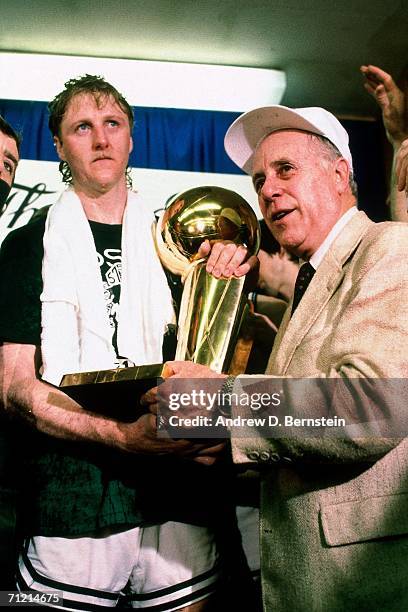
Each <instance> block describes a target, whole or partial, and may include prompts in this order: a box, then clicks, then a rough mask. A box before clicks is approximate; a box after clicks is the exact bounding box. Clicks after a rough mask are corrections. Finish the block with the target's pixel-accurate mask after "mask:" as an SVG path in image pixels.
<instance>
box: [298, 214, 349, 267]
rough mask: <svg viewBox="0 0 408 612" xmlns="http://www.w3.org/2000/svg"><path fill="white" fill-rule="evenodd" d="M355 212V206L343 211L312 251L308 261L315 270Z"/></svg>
mask: <svg viewBox="0 0 408 612" xmlns="http://www.w3.org/2000/svg"><path fill="white" fill-rule="evenodd" d="M357 212H358V209H357V206H353V207H352V208H349V210H348V211H347V212H345V213H344V215H343V216H342V217H340V219H339V220H338V221H337V223H335V225H333V227H332V228H331V230H330V232H329V233H328V235H327V236H326V238H325V239H324V241H323V242H322V244H321V245H320V246H319V248H318V249H317V251H316V252H315V253H313V255H312V257H311V258H310V260H309V263H310V264H311V265H312V266H313V268H314V269H315V270H317V268H318V267H319V266H320V264H321V263H322V260H323V257H324V256H325V255H326V253H327V251H328V250H329V248H330V247H331V245H332V244H333V242H334V240H335V239H336V238H337V236H338V235H339V234H340V232H341V230H342V229H343V227H344V226H345V225H346V224H347V223H348V222H349V221H350V219H351V218H352V217H354V215H355V214H356V213H357Z"/></svg>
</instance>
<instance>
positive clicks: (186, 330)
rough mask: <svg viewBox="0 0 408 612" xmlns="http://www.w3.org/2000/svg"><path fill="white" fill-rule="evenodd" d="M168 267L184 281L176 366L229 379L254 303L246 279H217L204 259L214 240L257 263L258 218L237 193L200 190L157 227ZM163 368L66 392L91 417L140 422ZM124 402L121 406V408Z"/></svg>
mask: <svg viewBox="0 0 408 612" xmlns="http://www.w3.org/2000/svg"><path fill="white" fill-rule="evenodd" d="M155 235H156V247H157V252H158V254H159V257H160V259H161V261H162V264H163V265H164V267H165V268H168V269H169V270H170V271H171V272H172V273H174V274H178V275H180V276H181V278H182V281H183V284H184V288H183V295H182V300H181V306H180V313H179V329H178V342H177V351H176V359H177V360H186V361H194V362H196V363H201V364H203V365H208V366H209V367H210V368H212V369H214V370H216V371H217V372H222V371H227V370H228V366H229V363H230V361H231V357H232V353H233V349H234V345H235V341H236V339H237V336H238V331H239V327H240V324H241V322H242V320H243V318H244V314H245V308H246V299H245V297H244V296H243V294H242V291H243V286H244V282H245V278H244V277H242V278H229V279H226V278H220V279H217V278H215V277H213V276H211V274H208V273H207V272H206V270H205V260H204V259H200V258H199V257H198V254H197V253H198V249H199V247H200V245H201V243H202V242H203V241H204V240H206V239H208V240H210V242H215V241H219V240H222V241H232V242H234V243H235V244H242V245H244V246H245V247H246V248H247V249H248V253H249V255H251V254H255V253H257V251H258V248H259V241H260V231H259V224H258V221H257V218H256V216H255V213H254V212H253V210H252V208H251V207H250V206H249V204H248V203H247V202H246V201H245V200H244V199H243V198H242V197H241V196H239V195H238V194H237V193H235V192H234V191H230V190H228V189H223V188H221V187H196V188H194V189H189V190H188V191H185V192H183V193H180V194H179V195H176V196H174V197H173V198H172V199H171V200H170V202H169V203H168V204H167V206H166V209H165V210H164V212H163V214H162V215H161V218H160V219H159V221H158V223H157V226H156V234H155ZM162 374H163V364H152V365H144V366H137V365H136V366H134V367H129V368H117V369H112V370H99V371H94V372H78V373H75V374H66V375H65V376H64V377H63V380H62V382H61V384H60V388H61V389H62V390H63V391H64V392H65V393H67V394H68V395H70V396H71V397H72V398H73V399H75V400H76V401H78V402H79V403H80V404H81V405H82V406H84V407H85V408H87V409H88V410H95V411H97V412H102V413H106V414H111V413H112V407H114V408H113V413H114V415H115V417H116V418H118V419H119V420H124V421H126V420H129V419H130V420H133V419H134V417H135V410H136V411H137V408H136V406H137V405H138V398H139V397H140V396H141V395H142V394H143V393H145V392H146V391H147V390H148V389H150V388H151V387H154V386H155V385H156V383H157V378H159V377H161V376H162ZM118 398H120V401H118Z"/></svg>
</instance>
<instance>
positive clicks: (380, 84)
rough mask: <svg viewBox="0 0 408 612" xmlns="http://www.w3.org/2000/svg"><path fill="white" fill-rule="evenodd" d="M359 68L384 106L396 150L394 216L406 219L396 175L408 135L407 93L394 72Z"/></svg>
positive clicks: (386, 125) (404, 200)
mask: <svg viewBox="0 0 408 612" xmlns="http://www.w3.org/2000/svg"><path fill="white" fill-rule="evenodd" d="M360 70H361V72H362V73H363V75H364V77H365V83H364V87H365V89H366V90H367V91H368V93H369V94H370V95H371V96H372V97H373V98H374V99H375V101H376V102H377V104H378V106H379V107H380V109H381V113H382V119H383V123H384V128H385V131H386V134H387V138H388V140H389V142H390V143H391V145H392V147H393V151H394V156H393V164H392V172H391V185H390V209H391V219H392V220H393V221H405V222H407V221H408V213H407V196H406V193H405V192H404V191H403V190H400V189H399V188H398V182H399V179H398V177H397V176H396V170H397V163H398V162H397V154H398V150H399V149H400V147H401V144H402V143H403V141H404V140H405V139H406V138H408V117H407V101H406V95H405V93H404V92H403V91H402V90H401V89H400V88H399V87H398V85H397V84H396V83H395V81H394V79H393V78H392V76H391V75H390V74H388V73H387V72H385V71H384V70H381V68H378V67H377V66H361V68H360Z"/></svg>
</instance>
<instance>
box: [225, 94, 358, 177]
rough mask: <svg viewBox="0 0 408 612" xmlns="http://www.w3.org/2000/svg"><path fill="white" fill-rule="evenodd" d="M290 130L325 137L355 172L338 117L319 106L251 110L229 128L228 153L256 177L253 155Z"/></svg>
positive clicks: (343, 130)
mask: <svg viewBox="0 0 408 612" xmlns="http://www.w3.org/2000/svg"><path fill="white" fill-rule="evenodd" d="M288 129H292V130H301V131H303V132H310V133H312V134H318V135H319V136H324V137H325V138H327V140H330V142H331V143H332V144H334V146H335V147H337V149H338V150H339V152H340V154H341V156H342V157H344V159H346V160H347V161H348V163H349V164H350V170H351V171H352V170H353V160H352V158H351V153H350V149H349V137H348V134H347V132H346V130H345V129H344V127H343V126H342V125H341V123H340V122H339V121H338V120H337V119H336V117H335V116H334V115H332V114H331V113H329V112H328V111H327V110H325V109H324V108H320V107H318V106H313V107H309V108H288V107H287V106H280V105H276V106H263V107H261V108H255V109H254V110H251V111H248V112H247V113H244V114H243V115H241V116H240V117H238V119H236V120H235V121H234V123H232V124H231V125H230V127H229V128H228V130H227V133H226V134H225V139H224V146H225V150H226V152H227V154H228V155H229V157H230V158H231V159H232V161H233V162H235V163H236V164H237V166H239V167H240V168H242V169H243V170H244V171H245V172H246V173H247V174H252V161H253V156H254V152H255V150H256V148H257V146H258V145H259V143H260V142H261V141H262V140H263V139H264V138H266V136H268V135H269V134H272V132H277V131H278V130H288Z"/></svg>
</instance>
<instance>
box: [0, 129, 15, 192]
mask: <svg viewBox="0 0 408 612" xmlns="http://www.w3.org/2000/svg"><path fill="white" fill-rule="evenodd" d="M17 164H18V150H17V144H16V141H15V140H14V138H10V136H7V134H4V133H3V132H0V179H2V180H3V181H5V182H6V183H7V185H9V187H11V185H12V184H13V181H14V176H15V173H16V169H17Z"/></svg>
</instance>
